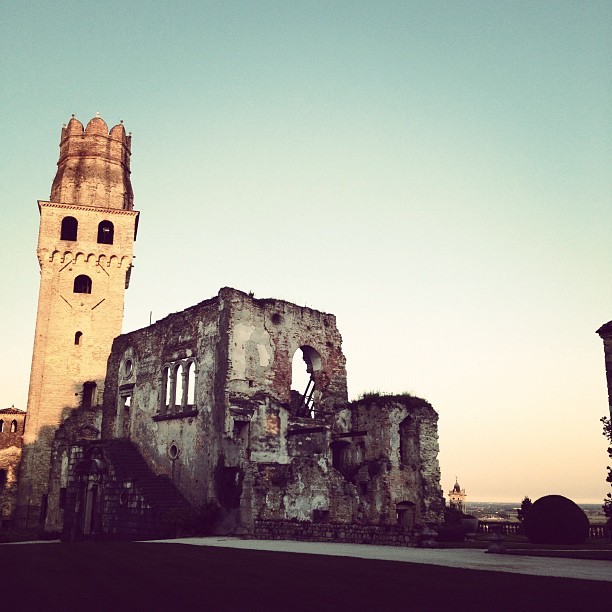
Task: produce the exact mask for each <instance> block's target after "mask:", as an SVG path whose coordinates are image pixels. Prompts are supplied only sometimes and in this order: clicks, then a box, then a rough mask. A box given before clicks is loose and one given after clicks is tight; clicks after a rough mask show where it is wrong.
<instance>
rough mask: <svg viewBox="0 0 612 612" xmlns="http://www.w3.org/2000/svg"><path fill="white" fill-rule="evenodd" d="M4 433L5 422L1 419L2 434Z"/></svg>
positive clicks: (0, 431)
mask: <svg viewBox="0 0 612 612" xmlns="http://www.w3.org/2000/svg"><path fill="white" fill-rule="evenodd" d="M3 431H4V421H3V420H2V419H0V433H2V432H3Z"/></svg>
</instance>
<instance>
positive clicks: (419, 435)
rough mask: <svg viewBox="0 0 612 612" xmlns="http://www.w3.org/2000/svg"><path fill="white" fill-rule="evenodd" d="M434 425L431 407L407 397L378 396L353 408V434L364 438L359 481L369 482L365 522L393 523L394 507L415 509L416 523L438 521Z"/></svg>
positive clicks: (439, 493)
mask: <svg viewBox="0 0 612 612" xmlns="http://www.w3.org/2000/svg"><path fill="white" fill-rule="evenodd" d="M437 420H438V415H437V414H436V412H435V411H434V410H433V408H432V407H431V405H430V404H429V403H427V402H426V401H425V400H422V399H420V398H416V397H411V396H388V397H385V396H381V397H378V398H371V399H365V400H360V401H358V402H355V403H354V404H353V405H352V406H351V426H352V429H353V430H354V431H357V432H364V433H365V434H366V435H365V437H364V442H365V465H364V466H361V467H360V468H359V470H358V476H357V480H358V481H359V479H360V478H361V479H362V480H364V481H366V482H367V493H365V492H364V493H363V495H364V496H365V497H366V499H367V502H366V504H365V507H364V514H365V519H366V521H367V522H374V523H376V522H378V521H380V522H381V523H390V524H394V523H396V522H397V518H398V517H397V508H398V504H407V505H410V504H414V506H415V511H416V512H415V516H414V520H415V522H417V523H420V522H425V521H438V520H440V519H441V515H442V510H443V508H444V497H443V494H442V490H441V488H440V468H439V464H438V434H437ZM364 468H367V477H366V470H365V469H364ZM377 518H378V520H376V519H377Z"/></svg>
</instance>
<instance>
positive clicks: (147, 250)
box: [0, 1, 612, 502]
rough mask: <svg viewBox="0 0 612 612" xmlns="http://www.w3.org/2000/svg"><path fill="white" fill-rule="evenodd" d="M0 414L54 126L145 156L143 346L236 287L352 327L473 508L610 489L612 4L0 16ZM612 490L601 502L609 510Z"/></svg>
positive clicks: (132, 293) (57, 6) (138, 317)
mask: <svg viewBox="0 0 612 612" xmlns="http://www.w3.org/2000/svg"><path fill="white" fill-rule="evenodd" d="M0 52H1V55H2V58H3V61H2V62H1V63H0V96H1V100H2V113H1V115H0V129H1V133H2V139H1V141H0V142H1V144H0V185H1V186H2V188H1V189H0V201H1V214H2V218H1V223H2V227H3V228H4V236H5V240H4V242H3V253H4V254H5V258H7V259H5V261H7V265H6V266H5V273H4V275H3V279H4V282H3V288H4V291H3V296H2V302H1V304H0V314H1V318H0V330H1V335H0V337H1V340H2V346H3V351H2V355H1V356H0V366H1V367H0V372H1V373H0V389H1V391H0V404H3V405H7V406H8V405H10V404H12V403H14V404H15V405H16V406H18V407H24V406H25V403H26V396H27V385H28V376H29V366H30V359H31V347H32V340H33V334H34V322H35V312H36V300H37V295H38V265H37V262H36V257H35V246H36V238H37V231H38V211H37V206H36V201H37V200H38V199H46V198H48V197H49V192H50V188H51V182H52V180H53V177H54V174H55V167H56V163H57V156H58V145H59V137H60V130H61V125H62V123H65V122H66V121H68V119H69V118H70V115H71V114H72V113H75V114H76V116H77V117H78V118H79V119H80V120H81V121H83V122H86V121H88V120H89V119H90V118H91V117H92V116H93V115H94V114H95V113H96V112H97V111H99V112H100V113H101V115H102V117H103V118H104V119H105V120H106V121H107V122H108V123H109V125H114V124H115V123H117V122H118V121H119V120H120V119H123V120H124V121H125V125H126V128H127V129H128V130H129V131H131V132H132V133H133V147H132V151H133V156H132V171H133V173H132V178H133V186H134V192H135V207H136V208H137V209H138V210H140V211H141V213H142V215H141V224H140V230H139V236H138V242H137V243H136V256H137V259H136V268H135V270H134V274H133V276H132V285H131V287H130V289H129V291H128V293H127V297H126V310H125V314H126V317H125V326H124V329H125V330H126V331H127V330H130V329H134V328H136V327H141V326H144V325H146V324H147V323H148V321H149V312H150V311H153V318H154V320H155V319H158V318H161V317H163V316H165V315H166V314H167V313H168V312H172V311H176V310H180V309H182V308H185V307H187V306H190V305H191V304H194V303H196V302H198V301H201V300H203V299H206V298H208V297H210V296H212V295H214V294H216V292H217V290H218V289H219V287H222V286H225V285H228V286H234V287H236V288H239V289H243V290H245V291H254V292H255V295H256V296H258V297H279V298H283V299H287V300H290V301H292V302H296V303H299V304H308V305H309V306H312V307H314V308H318V309H320V310H324V311H327V312H333V313H334V314H336V315H337V317H338V325H339V328H340V330H341V332H342V334H343V337H344V350H345V354H346V356H347V367H348V374H349V391H350V394H351V396H356V395H358V394H359V393H361V392H363V391H366V390H374V389H379V390H384V391H391V392H399V391H404V390H408V391H412V392H414V393H416V394H418V395H421V396H423V397H425V398H427V399H428V400H429V401H431V402H432V404H433V405H434V407H435V408H436V410H437V411H438V413H439V415H440V423H439V431H440V446H441V453H440V461H441V467H442V476H443V479H442V486H443V488H444V489H445V491H447V490H448V489H449V488H450V487H451V486H452V484H453V483H454V476H455V474H456V475H458V476H459V480H460V483H461V485H462V486H464V487H465V488H466V489H467V492H468V496H469V497H468V499H491V500H496V499H498V500H509V501H511V500H520V498H522V496H524V495H530V496H531V497H532V498H536V497H539V496H540V495H544V494H548V493H560V494H564V495H568V496H570V497H572V498H573V499H575V500H577V501H593V502H597V501H599V500H600V499H601V498H602V497H603V495H604V493H605V492H606V483H605V482H604V478H605V465H606V459H607V456H606V453H605V441H604V439H603V437H602V436H601V433H600V430H601V428H600V424H599V418H600V417H601V416H603V415H604V414H606V411H607V397H606V388H605V378H604V371H603V351H602V348H601V344H600V340H599V338H598V337H597V336H596V334H595V333H594V332H595V330H596V329H597V328H598V327H599V326H600V325H601V324H602V323H604V322H605V321H608V320H609V319H612V283H611V282H610V281H611V280H612V246H611V242H610V238H609V237H610V232H611V227H612V206H611V204H612V201H611V200H612V195H611V194H612V184H611V183H612V179H611V172H610V168H611V162H612V144H611V143H612V95H611V94H612V69H611V66H612V4H610V3H609V2H538V1H535V2H534V1H530V2H491V1H487V2H484V1H483V2H409V1H405V2H384V1H382V2H380V1H379V2H229V1H227V2H193V3H191V2H153V1H152V2H127V3H126V2H112V1H111V2H99V3H98V2H54V3H47V2H19V3H17V2H4V3H3V4H2V5H1V6H0ZM608 488H609V487H608Z"/></svg>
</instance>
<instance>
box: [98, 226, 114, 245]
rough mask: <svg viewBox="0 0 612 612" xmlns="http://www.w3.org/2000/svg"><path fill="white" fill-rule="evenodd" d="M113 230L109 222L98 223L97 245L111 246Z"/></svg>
mask: <svg viewBox="0 0 612 612" xmlns="http://www.w3.org/2000/svg"><path fill="white" fill-rule="evenodd" d="M114 235H115V228H114V227H113V224H112V223H111V222H110V221H100V224H99V225H98V244H113V237H114Z"/></svg>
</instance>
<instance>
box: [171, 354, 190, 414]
mask: <svg viewBox="0 0 612 612" xmlns="http://www.w3.org/2000/svg"><path fill="white" fill-rule="evenodd" d="M185 375H186V373H185V366H184V365H183V364H182V363H180V362H179V363H178V364H177V366H176V367H175V368H174V376H173V378H174V395H173V397H172V402H171V403H170V405H171V406H172V411H173V412H177V411H178V410H180V409H181V406H183V405H184V403H185V400H186V399H187V387H186V386H185V385H186V382H187V381H186V380H185Z"/></svg>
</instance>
